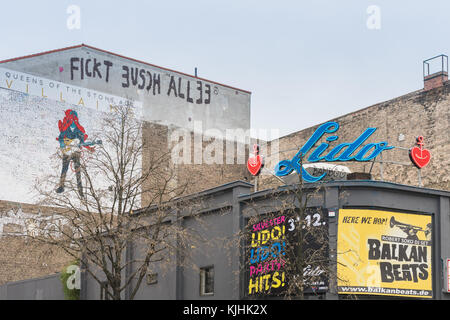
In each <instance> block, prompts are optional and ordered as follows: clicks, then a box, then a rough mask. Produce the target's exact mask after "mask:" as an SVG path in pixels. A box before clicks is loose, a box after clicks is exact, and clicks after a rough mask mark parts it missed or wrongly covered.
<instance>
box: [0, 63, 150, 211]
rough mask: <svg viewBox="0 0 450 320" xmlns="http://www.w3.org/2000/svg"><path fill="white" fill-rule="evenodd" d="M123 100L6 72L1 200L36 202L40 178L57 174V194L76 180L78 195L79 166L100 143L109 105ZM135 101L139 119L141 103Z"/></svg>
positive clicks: (1, 104)
mask: <svg viewBox="0 0 450 320" xmlns="http://www.w3.org/2000/svg"><path fill="white" fill-rule="evenodd" d="M8 77H9V78H8ZM106 97H107V98H108V99H106ZM123 101H127V100H126V99H124V98H121V97H117V96H112V95H106V94H104V93H101V92H95V91H92V90H88V89H85V88H81V87H76V86H72V85H66V84H64V83H61V82H57V81H53V80H48V79H45V78H41V77H36V76H33V75H29V74H25V73H19V72H15V71H10V70H6V69H2V72H1V73H0V119H2V120H3V121H0V161H1V163H2V166H0V176H1V177H2V179H0V200H8V201H14V202H20V203H35V202H36V201H37V200H38V199H37V193H36V191H35V188H34V187H35V185H36V181H37V179H39V178H42V177H43V176H45V175H49V174H54V173H55V171H56V172H57V176H60V181H59V184H58V185H55V191H56V192H59V193H62V192H64V190H65V189H66V191H67V188H65V186H66V184H67V182H68V181H69V179H70V181H72V179H73V181H76V182H77V186H78V191H79V192H80V191H81V190H82V185H81V175H80V170H79V168H80V164H82V163H83V161H84V160H85V158H86V157H88V156H89V155H90V154H91V153H92V152H96V148H98V147H99V146H100V145H102V140H101V137H102V131H103V129H102V122H103V120H104V118H105V115H107V114H110V113H111V112H112V111H111V105H112V104H114V105H121V104H123V103H125V102H123ZM132 103H133V106H134V107H135V110H133V111H135V112H134V114H135V115H137V117H140V114H141V111H142V104H140V103H139V102H132ZM97 150H98V149H97ZM55 155H58V156H55ZM80 193H81V195H82V191H81V192H80Z"/></svg>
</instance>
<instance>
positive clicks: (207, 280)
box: [200, 266, 214, 296]
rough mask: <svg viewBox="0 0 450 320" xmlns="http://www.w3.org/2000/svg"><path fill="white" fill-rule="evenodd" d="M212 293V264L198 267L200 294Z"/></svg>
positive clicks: (207, 294)
mask: <svg viewBox="0 0 450 320" xmlns="http://www.w3.org/2000/svg"><path fill="white" fill-rule="evenodd" d="M213 294H214V266H209V267H204V268H200V295H201V296H210V295H213Z"/></svg>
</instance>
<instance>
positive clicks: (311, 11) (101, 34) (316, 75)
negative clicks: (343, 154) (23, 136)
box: [0, 0, 450, 135]
mask: <svg viewBox="0 0 450 320" xmlns="http://www.w3.org/2000/svg"><path fill="white" fill-rule="evenodd" d="M70 5H77V6H79V7H80V9H81V28H80V29H79V30H69V29H68V28H67V24H66V23H67V19H68V17H69V14H68V13H67V12H66V11H67V8H68V7H69V6H70ZM371 5H376V6H378V7H379V9H380V13H381V15H380V17H381V19H380V26H381V28H380V29H379V30H371V29H369V28H368V27H367V20H368V19H369V18H370V17H371V14H368V13H367V8H368V7H369V6H371ZM0 27H1V30H2V36H3V45H2V50H1V51H0V59H1V60H3V59H8V58H13V57H17V56H23V55H27V54H32V53H37V52H42V51H46V50H52V49H57V48H62V47H66V46H71V45H75V44H80V43H86V44H89V45H92V46H94V47H98V48H101V49H104V50H108V51H112V52H115V53H118V54H122V55H125V56H129V57H132V58H136V59H139V60H144V61H147V62H149V63H153V64H156V65H160V66H163V67H167V68H171V69H175V70H178V71H181V72H186V73H190V74H193V73H194V68H195V67H197V68H198V72H199V74H198V75H199V76H200V77H202V78H206V79H210V80H213V81H217V82H221V83H224V84H228V85H231V86H235V87H238V88H241V89H245V90H249V91H252V127H253V128H264V129H279V130H280V133H281V135H285V134H289V133H292V132H295V131H298V130H301V129H304V128H306V127H309V126H312V125H314V124H317V123H320V122H324V121H327V120H329V119H332V118H334V117H337V116H340V115H343V114H346V113H349V112H352V111H355V110H358V109H361V108H364V107H367V106H369V105H372V104H375V103H377V102H381V101H385V100H389V99H391V98H394V97H397V96H399V95H402V94H406V93H408V92H411V91H414V90H418V89H421V88H422V87H423V80H422V61H423V60H425V59H427V58H429V57H433V56H435V55H438V54H441V53H444V54H450V39H449V38H448V36H449V33H450V1H448V0H441V1H440V0H428V1H423V0H422V1H417V0H409V1H406V0H373V1H367V0H341V1H336V0H328V1H325V0H309V1H306V0H305V1H299V0H297V1H265V0H258V1H256V0H255V1H254V0H227V1H213V0H201V1H196V0H191V1H182V0H179V1H161V0H158V1H142V0H127V1H120V2H119V1H103V0H95V1H92V0H89V1H85V0H70V1H67V0H43V1H32V0H28V1H24V0H15V1H8V2H5V3H2V10H1V12H0Z"/></svg>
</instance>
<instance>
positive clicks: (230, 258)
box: [82, 181, 450, 300]
mask: <svg viewBox="0 0 450 320" xmlns="http://www.w3.org/2000/svg"><path fill="white" fill-rule="evenodd" d="M308 186H310V188H311V190H313V187H314V186H313V185H308ZM282 190H283V188H279V189H271V190H264V191H260V192H257V193H252V185H251V184H248V183H245V182H234V183H230V184H227V185H224V186H220V187H217V188H214V189H211V190H208V191H206V192H204V193H202V194H201V195H197V196H199V197H200V196H203V197H208V202H209V203H208V205H207V207H209V208H210V210H206V211H204V212H202V213H201V219H202V221H203V222H205V225H206V226H208V227H207V228H204V227H203V226H200V225H198V224H197V222H196V221H195V220H191V219H190V218H187V219H185V221H184V225H185V226H186V227H189V228H192V229H193V230H195V231H197V232H199V233H201V234H202V236H203V237H204V238H206V239H211V241H210V243H204V244H203V245H201V244H200V246H198V245H197V246H196V247H195V248H194V249H187V251H188V252H186V254H188V255H189V256H191V257H192V258H193V260H194V261H195V263H196V265H197V266H198V267H204V266H211V265H213V266H214V269H215V275H214V277H215V278H214V295H213V296H200V293H199V287H200V276H199V270H198V269H196V268H188V267H181V265H180V264H179V263H178V262H177V261H175V262H174V265H173V268H172V269H171V270H169V272H166V273H161V274H159V276H158V283H157V284H153V285H147V284H146V283H143V284H142V286H141V288H140V290H139V292H138V295H137V296H136V299H193V300H202V299H205V300H209V299H243V298H245V295H244V288H245V283H244V282H243V277H242V276H241V275H239V272H238V271H239V267H240V265H241V263H242V262H243V260H242V257H241V256H240V252H239V248H238V246H236V247H234V248H229V247H228V246H225V245H220V243H219V242H215V241H216V240H217V239H221V240H225V239H227V240H232V239H233V237H235V236H236V234H237V232H238V231H239V230H240V229H241V228H242V227H243V225H244V221H245V219H246V218H248V217H250V216H252V215H255V214H257V215H260V214H263V213H264V212H265V211H264V210H266V211H267V212H268V211H270V210H272V209H273V208H277V207H278V206H277V204H276V203H275V200H274V199H275V194H277V193H279V192H280V191H282ZM276 197H279V194H277V196H276ZM250 203H251V204H252V205H256V206H259V208H265V209H264V210H258V212H257V213H255V211H254V210H250ZM308 206H311V207H315V206H324V207H325V208H327V209H328V210H329V211H336V212H338V209H342V208H367V209H369V208H371V209H381V210H386V211H396V210H397V211H401V212H408V213H421V214H426V215H430V216H432V221H433V233H432V236H433V239H432V240H433V253H432V259H433V260H432V287H433V294H434V299H438V300H449V299H450V294H447V293H445V292H443V290H444V286H443V283H444V282H443V281H444V280H443V277H442V275H443V271H444V270H443V269H442V263H441V259H445V258H447V257H449V255H450V242H449V231H450V193H449V192H446V191H438V190H431V189H423V188H416V187H410V186H405V185H399V184H393V183H386V182H380V181H336V182H327V183H325V184H323V188H322V189H321V190H320V192H319V193H318V194H317V196H316V197H314V200H312V201H311V202H310V203H309V205H308ZM220 208H222V209H226V210H221V209H220ZM271 208H272V209H271ZM278 208H279V207H278ZM272 211H274V210H272ZM338 220H339V214H337V215H336V216H335V217H329V218H328V231H329V248H330V265H331V266H334V268H335V267H336V255H335V252H336V248H337V228H338V223H337V222H338ZM133 253H134V252H133ZM155 270H157V269H155ZM158 273H159V272H158ZM334 274H336V273H334ZM87 282H88V283H87V284H86V285H85V286H84V288H85V289H86V290H87V292H85V297H86V298H88V299H98V298H99V293H98V288H96V286H95V284H93V283H92V282H91V281H89V280H87ZM82 290H83V287H82ZM336 292H337V291H336V283H335V279H330V289H329V291H328V292H327V293H326V294H325V296H323V297H322V298H326V299H345V298H347V296H345V295H338V294H337V293H336ZM310 298H316V297H313V296H311V297H310ZM358 298H359V299H373V298H374V297H373V296H362V295H361V296H358ZM376 298H378V299H380V298H387V297H385V296H383V297H381V296H378V297H376Z"/></svg>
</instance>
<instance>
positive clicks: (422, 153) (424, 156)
mask: <svg viewBox="0 0 450 320" xmlns="http://www.w3.org/2000/svg"><path fill="white" fill-rule="evenodd" d="M409 157H410V158H411V161H412V162H413V163H414V165H415V166H416V167H417V168H419V169H421V168H423V167H425V166H426V165H427V164H428V162H430V160H431V154H430V151H428V150H427V149H421V148H419V147H414V148H411V150H410V151H409Z"/></svg>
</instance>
